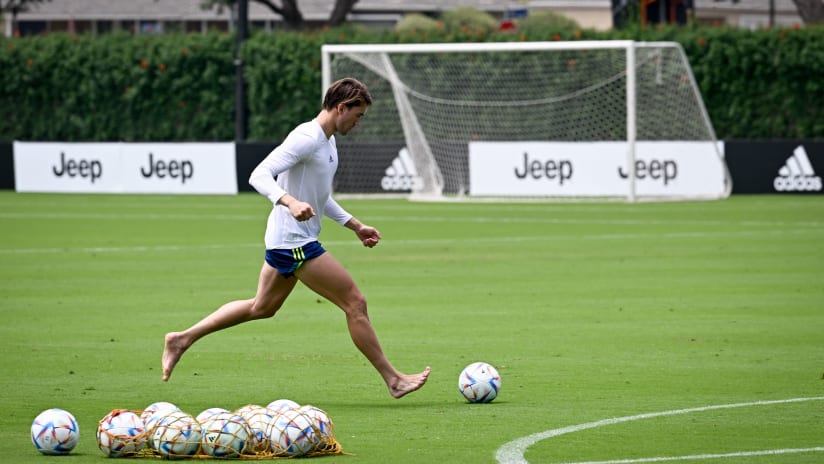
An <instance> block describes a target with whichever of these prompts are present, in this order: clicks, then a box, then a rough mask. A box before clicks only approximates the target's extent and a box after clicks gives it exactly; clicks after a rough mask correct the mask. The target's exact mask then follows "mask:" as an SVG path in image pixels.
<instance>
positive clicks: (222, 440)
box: [201, 412, 252, 458]
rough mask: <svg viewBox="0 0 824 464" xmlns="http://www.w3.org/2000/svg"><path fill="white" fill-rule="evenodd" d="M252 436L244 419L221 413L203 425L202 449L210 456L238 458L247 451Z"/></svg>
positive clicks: (235, 415)
mask: <svg viewBox="0 0 824 464" xmlns="http://www.w3.org/2000/svg"><path fill="white" fill-rule="evenodd" d="M251 436H252V431H251V430H249V424H247V423H246V420H245V419H244V418H242V417H240V416H238V415H237V414H234V413H225V412H224V413H219V414H215V415H214V416H212V417H210V418H209V419H207V420H206V422H205V423H204V424H203V438H202V440H201V447H202V449H203V451H204V452H205V453H206V454H208V455H209V456H214V457H216V458H237V457H240V455H241V454H243V453H244V452H245V451H246V450H247V448H248V444H249V439H250V438H251Z"/></svg>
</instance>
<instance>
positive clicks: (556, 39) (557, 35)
mask: <svg viewBox="0 0 824 464" xmlns="http://www.w3.org/2000/svg"><path fill="white" fill-rule="evenodd" d="M552 40H555V41H558V40H561V34H552Z"/></svg>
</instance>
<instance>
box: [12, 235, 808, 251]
mask: <svg viewBox="0 0 824 464" xmlns="http://www.w3.org/2000/svg"><path fill="white" fill-rule="evenodd" d="M811 232H812V233H819V232H818V231H813V230H809V229H783V230H782V229H777V230H769V231H760V232H756V231H751V230H740V231H736V232H674V233H667V234H661V233H654V232H650V233H626V234H589V235H550V236H534V235H533V236H523V237H515V236H507V237H471V238H470V237H467V238H431V239H414V240H391V239H385V240H384V242H383V243H385V245H384V247H386V246H425V245H430V246H431V245H452V246H461V245H479V244H480V245H483V244H492V245H494V244H500V245H506V244H512V243H525V242H547V243H551V242H557V241H566V240H575V241H583V240H596V241H600V240H640V239H648V238H650V237H653V238H655V239H657V240H661V239H705V238H710V237H752V236H763V235H772V236H779V237H786V236H788V235H804V234H808V233H811ZM321 243H322V244H324V245H325V246H361V244H360V242H358V241H357V240H356V239H354V238H353V239H352V240H323V239H322V238H321ZM250 247H259V248H260V249H261V250H262V249H263V247H264V245H263V242H262V241H261V242H259V243H222V244H191V245H153V246H148V245H147V246H141V245H135V246H119V247H118V246H114V247H112V246H108V247H103V246H100V247H96V246H87V247H43V248H5V249H0V255H26V254H50V253H63V254H65V253H79V254H84V253H147V252H163V253H170V252H185V251H191V250H223V249H236V248H250Z"/></svg>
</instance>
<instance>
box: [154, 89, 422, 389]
mask: <svg viewBox="0 0 824 464" xmlns="http://www.w3.org/2000/svg"><path fill="white" fill-rule="evenodd" d="M371 104H372V97H371V95H370V94H369V91H368V89H367V88H366V86H365V85H364V84H363V83H361V82H360V81H358V80H356V79H353V78H345V79H341V80H339V81H337V82H335V83H334V84H332V86H331V87H329V89H328V90H327V92H326V95H325V96H324V99H323V108H322V109H321V111H320V112H319V113H318V115H317V117H315V119H313V120H312V121H309V122H305V123H303V124H301V125H299V126H297V127H296V128H295V129H294V130H292V132H291V133H290V134H289V135H288V136H287V137H286V140H285V141H284V142H283V143H282V144H281V145H280V146H278V147H277V148H275V149H274V150H273V151H272V152H271V153H270V154H269V155H268V156H267V157H266V158H265V159H264V160H263V161H262V162H261V163H260V164H259V165H258V166H257V167H256V168H255V169H254V170H253V171H252V174H251V176H250V177H249V183H250V184H251V185H252V186H253V187H254V188H255V189H256V190H257V191H258V192H260V194H261V195H264V196H265V197H267V198H268V199H269V200H271V201H272V203H273V205H274V206H273V208H272V211H271V213H270V214H269V219H268V223H267V225H266V235H265V242H266V254H265V260H264V263H263V268H262V269H261V271H260V277H259V279H258V285H257V294H256V295H255V297H254V298H252V299H248V300H237V301H231V302H228V303H226V304H224V305H223V306H221V307H220V308H218V309H217V310H216V311H214V312H213V313H212V314H210V315H208V316H206V317H205V318H203V319H202V320H200V321H199V322H197V323H196V324H194V325H193V326H191V327H189V328H188V329H186V330H184V331H182V332H170V333H168V334H166V339H165V346H164V349H163V357H162V366H163V380H164V381H167V380H169V377H170V376H171V374H172V370H173V369H174V367H175V365H176V364H177V362H178V361H179V360H180V357H181V356H182V355H183V353H184V352H185V351H186V350H187V349H188V348H189V347H190V346H191V345H192V344H193V343H194V342H195V341H197V340H198V339H200V338H201V337H203V336H205V335H208V334H210V333H212V332H216V331H218V330H221V329H225V328H227V327H232V326H234V325H237V324H240V323H243V322H247V321H251V320H254V319H264V318H269V317H272V316H274V315H275V313H276V312H277V311H278V309H280V307H281V306H282V305H283V302H284V301H285V300H286V298H287V297H288V296H289V294H290V293H291V292H292V289H294V288H295V285H296V284H297V282H298V281H300V282H302V283H303V284H304V285H306V286H307V287H309V288H310V289H311V290H313V291H314V292H316V293H317V294H319V295H321V296H322V297H324V298H326V299H327V300H329V301H331V302H332V303H334V304H336V305H337V306H339V307H340V308H341V309H342V310H343V311H344V313H345V314H346V324H347V326H348V328H349V334H350V336H351V337H352V341H353V342H354V343H355V346H356V347H357V348H358V349H359V350H360V351H361V353H363V355H364V356H366V358H367V359H368V360H369V362H371V363H372V365H373V366H374V367H375V369H376V370H377V371H378V372H379V373H380V375H381V377H383V381H384V382H386V386H387V388H388V389H389V393H390V394H391V395H392V396H393V397H395V398H400V397H402V396H404V395H406V394H408V393H411V392H413V391H415V390H417V389H419V388H421V387H422V386H423V385H424V384H425V383H426V380H427V379H428V377H429V372H430V368H429V367H427V368H426V369H424V370H423V371H422V372H419V373H417V374H404V373H402V372H400V371H398V370H397V369H395V367H394V366H393V365H392V363H390V362H389V360H388V359H387V358H386V356H385V355H384V353H383V349H382V348H381V345H380V343H379V341H378V337H377V334H376V333H375V330H374V329H373V328H372V323H371V322H370V321H369V315H368V313H367V309H366V299H365V298H364V296H363V294H362V293H361V292H360V290H359V289H358V287H357V285H356V284H355V281H354V280H353V279H352V276H350V275H349V273H348V272H347V271H346V269H344V267H343V266H342V265H341V264H340V263H339V262H338V261H337V260H336V259H335V258H334V257H333V256H332V255H331V254H330V253H328V252H327V251H326V250H324V249H323V247H322V246H321V244H320V243H319V242H318V235H319V234H320V229H321V216H322V215H326V216H328V217H329V218H331V219H332V220H334V221H336V222H337V223H339V224H341V225H343V226H344V227H347V228H349V229H351V230H352V231H353V232H354V233H355V235H356V236H357V238H358V240H360V241H361V243H363V245H364V246H365V247H369V248H372V247H374V246H375V245H377V244H378V242H379V241H380V239H381V235H380V233H379V232H378V230H377V229H375V228H374V227H372V226H368V225H366V224H363V223H361V222H360V221H359V220H358V219H357V218H355V217H353V216H352V215H351V214H349V213H348V212H346V210H344V209H343V208H342V207H341V206H340V205H338V203H337V202H335V200H334V199H332V196H331V191H332V178H333V176H334V175H335V170H336V169H337V166H338V151H337V147H336V145H335V137H334V136H335V134H341V135H346V134H347V133H348V132H349V131H350V130H352V129H353V128H354V127H355V126H357V125H358V123H359V122H360V120H361V118H362V117H363V116H364V115H365V114H366V111H367V109H368V108H369V106H370V105H371ZM276 178H277V179H276Z"/></svg>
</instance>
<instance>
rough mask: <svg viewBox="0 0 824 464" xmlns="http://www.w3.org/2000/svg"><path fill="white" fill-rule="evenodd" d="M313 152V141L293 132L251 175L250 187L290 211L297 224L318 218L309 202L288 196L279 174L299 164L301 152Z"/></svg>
mask: <svg viewBox="0 0 824 464" xmlns="http://www.w3.org/2000/svg"><path fill="white" fill-rule="evenodd" d="M311 150H312V141H311V139H308V138H307V137H304V136H301V135H300V134H296V133H294V132H293V133H291V134H289V136H287V137H286V140H285V141H284V142H283V143H282V144H281V145H280V146H278V147H277V148H275V149H274V150H272V152H271V153H269V155H268V156H266V158H264V159H263V161H261V162H260V164H258V165H257V166H256V167H255V169H254V170H252V174H251V175H250V176H249V184H250V185H251V186H252V187H254V188H255V190H257V191H258V193H260V194H261V195H263V196H265V197H266V198H268V199H269V201H271V202H272V203H273V204H275V205H282V206H285V207H286V208H288V209H289V212H290V213H291V214H292V217H294V218H295V219H297V220H298V221H306V220H307V219H309V218H311V217H313V216H315V211H314V209H312V206H311V205H309V204H308V203H306V202H303V201H300V200H298V199H296V198H295V197H293V196H292V195H289V194H288V193H286V190H284V189H283V188H282V187H281V186H280V184H278V183H277V180H276V179H277V176H278V175H279V174H281V173H282V172H285V171H286V170H288V169H289V168H291V167H292V166H294V165H296V164H297V163H298V162H300V160H301V153H309V152H311Z"/></svg>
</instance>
